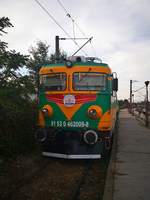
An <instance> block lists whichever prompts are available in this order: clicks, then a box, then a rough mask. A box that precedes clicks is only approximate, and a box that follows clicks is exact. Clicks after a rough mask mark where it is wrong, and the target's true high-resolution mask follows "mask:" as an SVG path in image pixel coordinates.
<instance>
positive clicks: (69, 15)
mask: <svg viewBox="0 0 150 200" xmlns="http://www.w3.org/2000/svg"><path fill="white" fill-rule="evenodd" d="M57 2H58V3H59V5H60V6H61V8H62V9H63V10H64V11H65V13H66V16H67V17H69V18H70V19H71V20H72V23H73V35H74V38H75V28H74V25H76V27H77V28H78V30H79V31H80V32H81V33H82V35H83V36H84V37H85V38H88V37H87V35H86V34H85V33H84V32H83V30H82V29H81V28H80V26H79V25H78V24H77V23H76V22H75V19H74V18H73V17H72V16H71V14H70V13H69V12H68V11H67V9H66V8H65V7H64V5H63V4H62V2H61V1H60V0H57ZM90 44H91V47H92V50H93V52H94V54H95V56H96V51H95V48H94V46H93V44H92V42H91V41H90ZM96 57H97V56H96Z"/></svg>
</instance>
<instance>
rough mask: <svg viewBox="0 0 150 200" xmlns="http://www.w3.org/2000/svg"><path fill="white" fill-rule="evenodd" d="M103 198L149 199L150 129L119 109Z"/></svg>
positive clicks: (110, 199)
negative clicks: (117, 128)
mask: <svg viewBox="0 0 150 200" xmlns="http://www.w3.org/2000/svg"><path fill="white" fill-rule="evenodd" d="M103 200H150V129H148V128H145V127H144V126H142V125H140V124H139V122H138V121H137V120H136V119H135V118H134V117H133V116H131V115H130V114H129V113H128V111H127V110H122V111H121V112H120V120H119V131H118V134H117V136H116V137H115V142H114V144H113V149H112V157H111V160H110V164H109V167H108V173H107V180H106V184H105V191H104V197H103Z"/></svg>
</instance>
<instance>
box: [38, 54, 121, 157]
mask: <svg viewBox="0 0 150 200" xmlns="http://www.w3.org/2000/svg"><path fill="white" fill-rule="evenodd" d="M114 75H115V77H114ZM39 76H40V88H39V124H38V125H39V129H38V131H37V134H36V137H37V139H38V140H39V141H40V142H41V143H42V148H43V155H45V156H51V157H61V158H71V159H73V158H91V159H94V158H101V156H102V155H104V153H105V151H106V150H108V149H109V148H110V145H111V139H112V133H113V131H114V128H115V123H116V120H117V113H118V103H117V94H116V92H117V90H118V79H117V77H116V73H113V74H112V72H111V69H110V68H109V66H108V65H107V64H105V63H102V62H101V61H100V60H99V59H97V58H93V57H92V58H91V57H89V58H85V57H71V58H70V61H66V62H64V63H56V64H49V65H45V66H42V67H41V69H40V72H39Z"/></svg>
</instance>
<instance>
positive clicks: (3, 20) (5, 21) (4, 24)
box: [0, 17, 13, 52]
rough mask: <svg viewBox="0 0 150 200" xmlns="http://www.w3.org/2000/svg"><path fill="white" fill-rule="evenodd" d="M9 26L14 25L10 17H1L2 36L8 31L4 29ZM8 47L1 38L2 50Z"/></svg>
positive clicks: (0, 47) (0, 45)
mask: <svg viewBox="0 0 150 200" xmlns="http://www.w3.org/2000/svg"><path fill="white" fill-rule="evenodd" d="M8 27H13V25H12V24H11V23H10V20H9V18H8V17H2V18H0V36H2V35H3V33H5V34H6V33H7V32H6V31H4V29H5V28H8ZM6 47H7V43H6V42H3V41H1V40H0V52H3V51H5V48H6Z"/></svg>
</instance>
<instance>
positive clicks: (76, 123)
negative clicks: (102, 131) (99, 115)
mask: <svg viewBox="0 0 150 200" xmlns="http://www.w3.org/2000/svg"><path fill="white" fill-rule="evenodd" d="M51 126H53V127H74V128H78V127H80V128H84V127H86V128H88V127H89V122H84V121H51Z"/></svg>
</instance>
